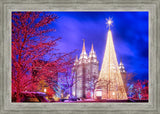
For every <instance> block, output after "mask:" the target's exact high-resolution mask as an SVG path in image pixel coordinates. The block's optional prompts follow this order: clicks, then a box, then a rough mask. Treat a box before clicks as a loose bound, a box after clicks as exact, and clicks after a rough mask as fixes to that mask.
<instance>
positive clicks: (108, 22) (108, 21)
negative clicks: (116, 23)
mask: <svg viewBox="0 0 160 114" xmlns="http://www.w3.org/2000/svg"><path fill="white" fill-rule="evenodd" d="M106 21H107V22H106V24H107V26H109V29H110V26H111V25H112V23H113V21H112V19H111V18H110V17H109V19H106Z"/></svg>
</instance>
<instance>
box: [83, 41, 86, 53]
mask: <svg viewBox="0 0 160 114" xmlns="http://www.w3.org/2000/svg"><path fill="white" fill-rule="evenodd" d="M82 52H86V48H85V40H84V39H83V48H82Z"/></svg>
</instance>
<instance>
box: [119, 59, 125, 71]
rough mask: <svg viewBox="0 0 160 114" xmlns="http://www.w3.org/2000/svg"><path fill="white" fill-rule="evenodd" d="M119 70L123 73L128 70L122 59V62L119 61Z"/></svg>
mask: <svg viewBox="0 0 160 114" xmlns="http://www.w3.org/2000/svg"><path fill="white" fill-rule="evenodd" d="M119 70H120V72H121V73H125V72H126V70H125V68H124V65H123V63H122V59H121V60H120V63H119Z"/></svg>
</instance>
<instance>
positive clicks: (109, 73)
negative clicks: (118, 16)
mask: <svg viewBox="0 0 160 114" xmlns="http://www.w3.org/2000/svg"><path fill="white" fill-rule="evenodd" d="M111 23H112V21H111V19H109V20H107V24H108V25H110V24H111ZM109 27H110V26H109ZM98 80H99V82H98V83H97V85H96V86H97V87H101V89H102V93H101V94H102V99H116V100H125V99H127V94H126V91H125V87H124V83H123V80H122V76H121V73H120V70H119V66H118V61H117V56H116V52H115V48H114V43H113V38H112V32H111V30H110V29H109V31H108V35H107V42H106V47H105V52H104V57H103V63H102V67H101V71H100V74H99V79H98ZM118 87H121V88H118ZM106 88H107V89H106ZM115 91H116V92H115Z"/></svg>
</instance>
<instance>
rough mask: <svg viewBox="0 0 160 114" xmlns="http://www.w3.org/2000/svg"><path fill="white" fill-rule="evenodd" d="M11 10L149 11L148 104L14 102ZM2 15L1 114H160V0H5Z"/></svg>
mask: <svg viewBox="0 0 160 114" xmlns="http://www.w3.org/2000/svg"><path fill="white" fill-rule="evenodd" d="M12 11H148V12H149V102H148V103H71V104H70V103H12V102H11V12H12ZM0 16H1V17H0V32H1V34H0V65H1V66H0V96H1V97H0V113H15V114H18V113H33V114H36V113H38V114H39V113H47V114H48V113H65V114H66V113H73V114H75V113H86V114H88V113H91V114H94V113H95V114H96V113H109V114H110V113H118V114H120V113H122V114H132V113H133V114H134V113H136V114H139V113H147V114H150V113H153V114H158V113H160V99H159V98H160V97H159V96H160V76H159V74H160V46H158V44H160V38H159V37H160V33H159V31H160V29H159V27H160V0H99V1H98V0H87V1H86V0H68V1H65V0H38V1H37V0H14V1H13V0H4V1H0ZM135 19H136V17H135ZM133 40H134V39H133Z"/></svg>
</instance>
